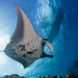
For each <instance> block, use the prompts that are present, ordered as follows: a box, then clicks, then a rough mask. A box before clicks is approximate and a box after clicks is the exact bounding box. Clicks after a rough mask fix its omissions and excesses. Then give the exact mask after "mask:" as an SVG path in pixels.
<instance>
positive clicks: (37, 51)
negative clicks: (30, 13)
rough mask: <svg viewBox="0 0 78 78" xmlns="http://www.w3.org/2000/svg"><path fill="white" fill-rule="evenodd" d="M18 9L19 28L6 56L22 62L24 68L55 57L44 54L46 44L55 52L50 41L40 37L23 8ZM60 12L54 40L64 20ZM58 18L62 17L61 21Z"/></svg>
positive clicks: (56, 20) (56, 21) (12, 38)
mask: <svg viewBox="0 0 78 78" xmlns="http://www.w3.org/2000/svg"><path fill="white" fill-rule="evenodd" d="M16 8H17V12H18V21H17V26H16V30H15V32H14V34H13V35H12V37H11V41H10V43H9V44H8V45H7V46H6V48H5V50H4V52H5V54H6V55H8V56H9V57H11V58H12V59H14V60H16V61H18V62H20V63H21V64H22V65H23V66H24V68H25V67H27V66H29V65H31V64H32V63H33V62H34V61H35V60H37V59H39V58H44V57H53V56H52V55H48V54H45V53H44V45H45V44H46V45H47V46H48V48H49V49H50V50H51V51H53V50H54V48H53V46H52V45H51V43H50V42H49V41H48V39H44V38H42V37H41V36H40V35H38V33H37V32H36V31H35V29H34V27H33V26H32V24H31V22H30V20H29V19H28V17H27V16H26V14H25V13H24V11H23V10H22V8H20V7H19V6H18V5H17V4H16ZM59 10H60V9H59ZM59 10H58V12H57V15H56V17H55V21H54V23H53V29H54V30H55V29H56V33H54V35H52V36H53V39H54V38H55V36H56V34H57V33H58V30H59V28H60V23H61V21H62V18H63V13H62V11H61V10H60V11H59ZM58 16H59V17H60V18H59V19H58V18H57V17H58Z"/></svg>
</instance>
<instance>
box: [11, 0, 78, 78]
mask: <svg viewBox="0 0 78 78" xmlns="http://www.w3.org/2000/svg"><path fill="white" fill-rule="evenodd" d="M12 3H17V4H19V5H20V6H21V7H22V8H23V9H24V11H25V13H26V14H27V16H28V17H29V19H30V20H31V22H32V24H33V26H34V27H35V29H36V31H37V32H38V33H39V34H40V35H41V36H42V37H44V38H48V35H49V34H50V33H51V31H50V30H51V28H52V23H53V19H54V17H55V15H56V12H57V9H58V7H62V9H63V11H64V18H63V21H62V23H61V27H60V31H59V33H58V35H57V37H56V38H55V40H54V41H53V42H52V43H53V45H54V47H55V51H54V52H53V53H50V51H49V50H48V48H47V46H45V48H44V51H45V52H46V53H49V54H52V55H54V57H53V58H45V59H39V60H37V61H36V62H34V63H33V64H32V65H31V66H30V67H28V68H27V69H26V70H25V71H24V76H25V77H27V78H31V76H32V78H37V76H44V75H60V76H61V75H67V74H70V73H77V74H78V49H77V48H78V15H77V14H78V10H77V8H78V7H77V6H78V5H77V3H78V1H77V0H71V1H70V0H24V1H22V0H20V1H19V0H14V1H12ZM49 39H50V37H49ZM74 63H75V64H74Z"/></svg>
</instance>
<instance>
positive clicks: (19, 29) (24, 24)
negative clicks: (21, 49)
mask: <svg viewBox="0 0 78 78" xmlns="http://www.w3.org/2000/svg"><path fill="white" fill-rule="evenodd" d="M15 5H16V8H17V11H18V21H17V26H16V30H15V32H14V34H13V36H12V37H11V40H13V41H15V42H16V43H18V42H20V41H23V43H24V42H26V43H28V42H30V41H32V40H33V39H35V38H41V37H40V36H39V35H38V34H37V32H35V29H34V27H33V26H32V24H31V22H30V20H29V19H28V17H27V16H26V14H25V13H24V11H23V10H22V8H20V7H19V6H18V5H17V4H15Z"/></svg>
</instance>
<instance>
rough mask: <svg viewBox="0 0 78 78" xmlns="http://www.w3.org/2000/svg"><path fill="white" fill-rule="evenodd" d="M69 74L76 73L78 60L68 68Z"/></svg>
mask: <svg viewBox="0 0 78 78" xmlns="http://www.w3.org/2000/svg"><path fill="white" fill-rule="evenodd" d="M68 73H69V74H78V60H76V61H75V62H74V64H73V65H72V66H71V67H70V68H69V69H68Z"/></svg>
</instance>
